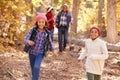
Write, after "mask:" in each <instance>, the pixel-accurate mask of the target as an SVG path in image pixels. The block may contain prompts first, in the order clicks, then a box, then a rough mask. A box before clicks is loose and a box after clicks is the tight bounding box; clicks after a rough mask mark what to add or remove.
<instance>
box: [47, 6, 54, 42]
mask: <svg viewBox="0 0 120 80" xmlns="http://www.w3.org/2000/svg"><path fill="white" fill-rule="evenodd" d="M46 17H47V20H48V26H47V29H48V30H49V31H50V34H51V39H52V41H53V34H54V15H53V7H48V8H47V13H46Z"/></svg>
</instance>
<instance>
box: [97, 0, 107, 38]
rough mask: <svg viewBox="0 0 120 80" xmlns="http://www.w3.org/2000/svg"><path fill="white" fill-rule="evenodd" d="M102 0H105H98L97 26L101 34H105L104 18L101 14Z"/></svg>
mask: <svg viewBox="0 0 120 80" xmlns="http://www.w3.org/2000/svg"><path fill="white" fill-rule="evenodd" d="M104 1H105V0H99V2H98V26H99V27H100V28H101V33H102V36H106V29H105V20H104V17H103V14H102V13H103V9H104Z"/></svg>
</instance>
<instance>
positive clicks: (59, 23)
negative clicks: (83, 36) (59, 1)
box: [55, 4, 72, 53]
mask: <svg viewBox="0 0 120 80" xmlns="http://www.w3.org/2000/svg"><path fill="white" fill-rule="evenodd" d="M71 18H72V17H71V13H70V12H69V11H68V5H67V4H64V5H63V6H62V10H61V11H59V12H58V14H57V16H56V22H55V24H56V27H57V28H58V43H59V52H60V53H61V52H62V51H63V50H65V48H66V44H67V40H68V30H69V24H70V22H71Z"/></svg>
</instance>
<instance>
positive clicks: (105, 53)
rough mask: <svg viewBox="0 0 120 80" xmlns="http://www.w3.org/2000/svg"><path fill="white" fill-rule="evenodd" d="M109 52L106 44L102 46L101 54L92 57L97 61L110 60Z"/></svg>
mask: <svg viewBox="0 0 120 80" xmlns="http://www.w3.org/2000/svg"><path fill="white" fill-rule="evenodd" d="M108 56H109V55H108V50H107V46H106V44H105V43H103V44H102V46H101V54H94V55H91V58H92V59H97V60H105V59H107V58H108Z"/></svg>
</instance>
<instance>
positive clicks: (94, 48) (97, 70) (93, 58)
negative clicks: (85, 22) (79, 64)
mask: <svg viewBox="0 0 120 80" xmlns="http://www.w3.org/2000/svg"><path fill="white" fill-rule="evenodd" d="M99 36H100V30H99V28H98V27H92V28H91V29H90V39H87V40H86V41H85V50H84V51H83V52H82V53H81V54H80V56H79V58H78V60H79V61H81V60H82V59H84V58H85V57H87V58H86V62H85V66H86V72H87V78H88V80H101V75H102V72H103V67H104V63H105V59H107V58H108V50H107V46H106V43H105V42H104V41H102V40H101V39H100V38H99Z"/></svg>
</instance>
